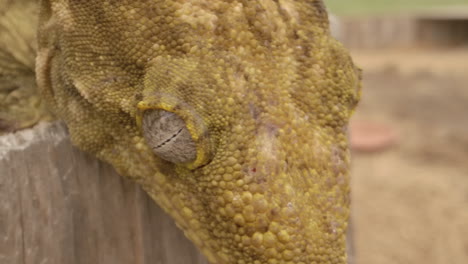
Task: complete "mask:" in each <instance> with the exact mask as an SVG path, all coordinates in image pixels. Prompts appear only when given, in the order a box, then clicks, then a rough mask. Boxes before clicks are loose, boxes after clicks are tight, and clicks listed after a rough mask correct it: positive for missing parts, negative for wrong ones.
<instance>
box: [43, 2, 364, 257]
mask: <svg viewBox="0 0 468 264" xmlns="http://www.w3.org/2000/svg"><path fill="white" fill-rule="evenodd" d="M35 74H36V81H37V85H38V88H39V91H40V93H41V95H42V97H43V100H44V101H45V102H46V103H47V105H48V106H49V108H50V109H51V110H52V112H53V113H54V115H55V116H56V117H57V118H60V119H62V120H64V121H65V123H66V124H67V126H68V129H69V132H70V136H71V140H72V142H73V144H75V145H76V146H78V147H79V148H80V149H82V150H84V151H87V152H90V153H92V154H93V155H95V156H96V157H98V158H99V159H101V160H104V161H106V162H108V163H110V164H112V165H113V167H114V168H115V169H116V170H117V171H118V172H119V173H120V174H121V175H123V176H125V177H128V178H130V179H132V180H133V181H135V182H137V183H138V184H140V185H141V186H142V187H143V189H144V190H145V191H146V192H147V193H148V194H149V195H150V196H151V197H152V199H154V201H155V202H156V203H157V204H158V205H159V206H160V207H162V208H163V209H164V210H165V211H166V212H167V213H168V214H169V215H170V216H171V217H172V218H173V219H174V221H175V223H176V224H177V226H178V227H179V228H181V229H182V230H183V231H184V234H185V235H186V236H187V237H188V238H189V239H190V240H191V241H192V242H193V243H194V244H195V245H196V246H197V247H198V248H199V249H200V250H201V252H202V253H203V254H204V255H205V256H206V257H207V259H208V260H209V262H210V263H213V264H262V263H267V264H279V263H295V264H311V263H324V264H325V263H326V264H331V263H334V264H339V263H346V249H345V247H346V246H345V233H346V230H347V222H348V217H349V204H350V187H349V168H350V153H349V146H348V139H347V130H348V121H349V118H350V116H351V114H352V112H353V111H354V109H355V107H356V105H357V103H358V101H359V97H360V90H361V82H360V79H361V77H360V75H361V74H360V70H359V69H358V68H357V67H356V66H355V65H354V63H353V61H352V59H351V57H350V55H349V53H348V52H347V50H346V49H345V48H344V47H343V45H342V44H340V43H339V42H338V41H336V40H335V39H334V38H333V37H331V36H330V30H329V22H328V15H327V11H326V8H325V6H324V4H323V2H322V1H319V0H308V1H300V0H297V1H292V0H258V1H248V0H226V1H220V0H211V1H205V0H192V1H183V0H165V1H162V0H132V1H131V0H99V1H97V0H88V1H77V0H41V1H39V22H38V29H37V58H36V67H35ZM116 221H117V220H116Z"/></svg>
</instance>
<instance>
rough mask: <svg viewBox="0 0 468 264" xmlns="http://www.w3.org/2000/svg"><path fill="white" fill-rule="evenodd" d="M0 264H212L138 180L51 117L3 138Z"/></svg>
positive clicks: (0, 143) (0, 151)
mask: <svg viewBox="0 0 468 264" xmlns="http://www.w3.org/2000/svg"><path fill="white" fill-rule="evenodd" d="M0 263H2V264H17V263H24V264H35V263H41V264H63V263H67V264H93V263H100V264H129V263H132V264H133V263H135V264H150V263H151V264H187V263H194V264H202V263H203V264H206V263H207V262H206V261H205V260H204V258H203V257H202V256H201V255H200V254H199V253H198V250H197V249H196V248H195V247H194V246H193V245H192V244H191V243H190V242H189V241H188V240H187V239H186V238H185V237H184V235H183V234H182V232H181V231H180V230H179V229H178V228H177V227H176V226H175V224H174V223H173V221H172V219H170V217H169V216H167V215H166V214H165V213H164V212H163V211H162V210H161V209H159V207H158V206H157V205H156V204H155V203H154V202H153V201H152V200H151V199H150V198H149V197H148V196H147V195H146V194H145V193H144V192H143V191H142V190H141V189H140V188H139V187H138V186H136V185H135V184H133V183H131V182H130V181H128V180H126V179H124V178H123V177H120V176H119V175H117V173H116V172H115V171H114V170H113V169H112V167H111V166H110V165H108V164H105V163H103V162H100V161H98V160H96V159H95V158H92V157H91V156H90V155H87V154H85V153H83V152H81V151H80V150H78V149H76V148H75V147H73V146H72V145H71V143H70V140H69V138H68V135H67V132H66V129H65V127H64V125H63V124H61V123H52V124H40V125H39V126H37V127H36V128H34V129H29V130H25V131H22V132H19V133H16V134H8V135H5V136H2V137H0Z"/></svg>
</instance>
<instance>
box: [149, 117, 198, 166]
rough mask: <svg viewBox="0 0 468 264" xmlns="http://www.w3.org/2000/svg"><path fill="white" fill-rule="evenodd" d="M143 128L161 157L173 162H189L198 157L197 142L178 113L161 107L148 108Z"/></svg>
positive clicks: (155, 151) (150, 143)
mask: <svg viewBox="0 0 468 264" xmlns="http://www.w3.org/2000/svg"><path fill="white" fill-rule="evenodd" d="M142 129H143V136H144V137H145V139H146V142H147V143H148V145H149V146H150V147H151V149H152V150H153V152H154V154H156V155H157V156H158V157H160V158H161V159H164V160H167V161H169V162H173V163H189V162H193V161H194V160H195V159H196V157H197V147H196V143H195V141H194V140H193V139H192V136H191V134H190V132H189V130H188V129H187V126H186V124H185V122H184V120H183V119H182V118H181V117H179V116H178V115H177V114H175V113H172V112H168V111H164V110H160V109H154V110H147V111H145V112H144V113H143V119H142Z"/></svg>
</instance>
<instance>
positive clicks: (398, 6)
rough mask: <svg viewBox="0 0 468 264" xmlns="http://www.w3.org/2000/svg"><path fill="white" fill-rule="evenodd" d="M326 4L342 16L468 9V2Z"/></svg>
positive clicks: (351, 0)
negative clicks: (441, 8)
mask: <svg viewBox="0 0 468 264" xmlns="http://www.w3.org/2000/svg"><path fill="white" fill-rule="evenodd" d="M324 2H325V4H326V5H327V7H328V8H329V9H330V10H331V11H332V12H333V13H336V14H342V15H353V14H354V15H359V14H374V13H378V14H380V13H396V12H402V11H411V10H413V11H414V10H420V9H424V8H431V7H438V6H450V5H466V6H467V8H468V0H324Z"/></svg>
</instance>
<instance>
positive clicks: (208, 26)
mask: <svg viewBox="0 0 468 264" xmlns="http://www.w3.org/2000/svg"><path fill="white" fill-rule="evenodd" d="M207 7H208V5H207V4H206V1H197V0H192V1H184V2H183V4H182V5H181V6H180V9H178V10H177V12H176V13H175V14H176V15H177V16H179V18H180V20H181V21H182V22H185V23H187V24H189V25H191V26H192V27H193V28H195V27H203V28H204V29H205V30H210V31H213V30H215V28H216V23H217V21H218V16H216V14H215V13H214V12H211V11H210V10H209V9H208V8H207Z"/></svg>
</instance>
